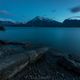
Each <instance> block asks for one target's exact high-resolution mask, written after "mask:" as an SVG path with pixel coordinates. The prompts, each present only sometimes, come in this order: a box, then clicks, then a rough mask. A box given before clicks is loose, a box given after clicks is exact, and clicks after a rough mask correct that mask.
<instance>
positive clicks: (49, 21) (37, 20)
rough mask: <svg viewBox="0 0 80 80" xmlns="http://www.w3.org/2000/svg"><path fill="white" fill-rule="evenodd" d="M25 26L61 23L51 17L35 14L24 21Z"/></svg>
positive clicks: (55, 25)
mask: <svg viewBox="0 0 80 80" xmlns="http://www.w3.org/2000/svg"><path fill="white" fill-rule="evenodd" d="M26 25H27V26H31V27H32V26H35V27H58V26H61V23H60V22H58V21H55V20H52V19H48V18H44V17H40V16H37V17H35V18H34V19H32V20H30V21H28V22H27V23H26Z"/></svg>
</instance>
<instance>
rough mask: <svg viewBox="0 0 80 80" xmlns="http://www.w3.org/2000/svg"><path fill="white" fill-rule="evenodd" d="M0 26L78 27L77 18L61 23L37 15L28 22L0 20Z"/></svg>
mask: <svg viewBox="0 0 80 80" xmlns="http://www.w3.org/2000/svg"><path fill="white" fill-rule="evenodd" d="M0 26H13V27H20V26H21V27H22V26H23V27H80V20H79V19H65V20H64V21H63V22H62V23H61V22H58V21H55V20H52V19H48V18H45V17H40V16H37V17H35V18H33V19H32V20H30V21H28V22H14V21H11V20H0Z"/></svg>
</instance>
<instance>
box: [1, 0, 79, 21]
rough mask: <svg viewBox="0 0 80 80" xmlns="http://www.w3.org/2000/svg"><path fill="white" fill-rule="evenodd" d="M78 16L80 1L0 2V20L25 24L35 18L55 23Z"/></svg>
mask: <svg viewBox="0 0 80 80" xmlns="http://www.w3.org/2000/svg"><path fill="white" fill-rule="evenodd" d="M79 15H80V0H0V19H9V20H13V21H19V22H22V21H23V22H24V21H25V22H26V21H29V20H31V19H32V18H34V17H36V16H43V17H47V18H50V19H53V20H57V21H63V20H65V19H67V18H70V17H73V16H79Z"/></svg>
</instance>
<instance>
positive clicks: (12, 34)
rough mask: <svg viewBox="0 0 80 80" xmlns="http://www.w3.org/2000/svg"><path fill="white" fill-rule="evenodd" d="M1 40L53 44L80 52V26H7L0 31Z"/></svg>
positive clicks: (69, 51) (73, 51) (65, 50)
mask: <svg viewBox="0 0 80 80" xmlns="http://www.w3.org/2000/svg"><path fill="white" fill-rule="evenodd" d="M0 39H1V40H9V41H19V42H27V41H31V42H32V43H36V44H43V45H48V46H53V47H54V48H56V49H59V50H62V51H64V52H68V53H80V28H40V27H39V28H36V27H34V28H24V27H22V28H21V27H19V28H18V27H17V28H13V27H12V28H11V27H7V28H6V31H5V32H0Z"/></svg>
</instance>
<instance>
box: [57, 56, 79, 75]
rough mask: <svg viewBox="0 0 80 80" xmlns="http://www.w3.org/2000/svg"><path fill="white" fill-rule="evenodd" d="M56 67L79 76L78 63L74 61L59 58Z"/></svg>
mask: <svg viewBox="0 0 80 80" xmlns="http://www.w3.org/2000/svg"><path fill="white" fill-rule="evenodd" d="M57 63H58V65H59V66H61V67H63V68H64V69H66V70H69V71H70V72H72V73H76V74H78V75H80V63H79V62H76V61H74V60H71V59H69V58H67V57H63V58H60V59H59V60H58V61H57Z"/></svg>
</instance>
